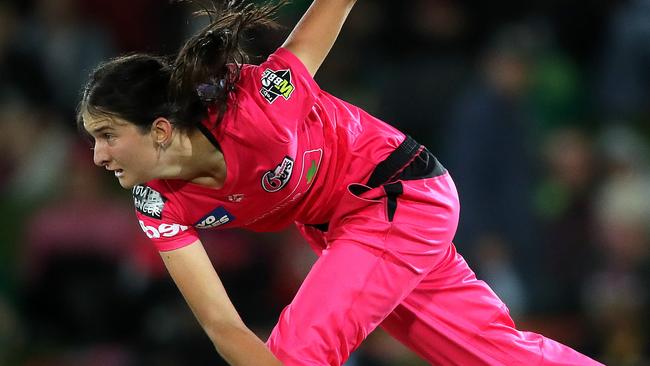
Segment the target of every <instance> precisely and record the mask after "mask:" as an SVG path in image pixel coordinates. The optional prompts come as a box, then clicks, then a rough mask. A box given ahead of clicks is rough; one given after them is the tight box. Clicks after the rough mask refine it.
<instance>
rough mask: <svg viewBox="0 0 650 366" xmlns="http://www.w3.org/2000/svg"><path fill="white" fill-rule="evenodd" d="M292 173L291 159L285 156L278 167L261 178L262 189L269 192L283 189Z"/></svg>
mask: <svg viewBox="0 0 650 366" xmlns="http://www.w3.org/2000/svg"><path fill="white" fill-rule="evenodd" d="M292 172H293V159H291V158H290V157H288V156H285V157H284V159H283V160H282V162H281V163H280V164H278V166H276V167H275V169H273V170H269V171H267V172H266V173H264V175H263V176H262V188H263V189H264V190H265V191H267V192H269V193H273V192H277V191H279V190H281V189H282V188H284V186H286V185H287V182H289V179H291V173H292Z"/></svg>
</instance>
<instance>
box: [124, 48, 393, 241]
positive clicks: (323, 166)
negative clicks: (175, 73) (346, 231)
mask: <svg viewBox="0 0 650 366" xmlns="http://www.w3.org/2000/svg"><path fill="white" fill-rule="evenodd" d="M275 83H278V88H276V89H273V88H274V87H273V85H275ZM283 90H284V94H283V93H282V91H283ZM228 103H229V105H228V110H227V112H226V114H225V115H224V117H223V119H222V121H221V122H220V123H217V116H216V112H215V111H210V116H209V118H207V119H206V120H205V121H203V124H204V127H205V128H206V129H207V130H208V131H210V133H211V134H212V136H213V137H214V138H215V139H216V141H217V142H218V144H219V146H220V148H221V150H222V152H223V154H224V158H225V160H226V167H227V172H226V181H225V183H224V186H223V188H221V189H212V188H207V187H204V186H200V185H196V184H192V183H189V182H185V181H179V180H154V181H151V182H147V184H146V187H148V189H149V191H147V194H150V193H151V194H152V195H153V196H152V197H154V196H155V197H158V196H160V197H162V201H163V203H160V200H159V201H158V203H159V206H162V208H161V209H160V211H161V215H155V214H152V213H151V212H150V211H147V210H146V209H142V207H144V206H143V203H142V201H144V200H147V199H148V197H149V196H141V197H139V198H138V199H140V201H141V202H140V206H138V207H140V208H141V210H138V211H136V214H137V216H138V220H139V221H141V223H140V226H141V227H142V229H143V231H144V232H145V233H146V234H147V236H149V237H150V238H151V239H152V241H153V242H154V244H155V245H156V247H157V248H158V249H159V250H163V251H164V250H172V249H177V248H180V247H183V246H185V245H188V244H190V243H192V242H194V241H196V240H197V239H198V234H197V231H196V230H195V228H233V227H243V228H246V229H250V230H254V231H274V230H279V229H282V228H284V227H286V226H288V225H291V224H292V223H293V222H294V221H299V222H310V223H322V222H328V221H329V220H330V218H331V215H332V213H333V212H334V210H335V209H336V207H337V202H338V199H339V198H340V197H342V196H343V191H344V190H345V187H346V186H347V185H348V184H349V183H352V182H363V181H365V180H366V179H367V177H368V176H369V175H370V173H371V172H372V170H373V169H374V167H375V165H376V164H377V163H378V162H380V161H382V160H383V159H385V158H386V156H388V155H389V154H390V153H391V152H392V151H393V150H394V149H395V148H396V147H397V146H398V145H399V144H400V143H401V142H402V141H403V140H404V138H405V136H404V134H402V133H401V132H399V131H397V130H396V129H395V128H393V127H391V126H389V125H388V124H386V123H383V122H381V121H379V120H378V119H376V118H374V117H372V116H371V115H369V114H368V113H366V112H364V111H363V110H361V109H360V108H358V107H355V106H353V105H351V104H348V103H346V102H344V101H342V100H339V99H337V98H336V97H334V96H332V95H330V94H328V93H326V92H324V91H322V90H320V88H319V87H318V85H317V84H316V82H315V81H314V79H313V78H312V77H311V76H310V74H309V72H308V71H307V69H306V68H305V66H304V65H303V64H302V63H301V62H300V60H299V59H298V58H297V57H296V56H294V55H293V54H292V53H291V52H289V51H288V50H286V49H282V48H280V49H278V50H277V51H276V52H275V53H274V54H272V55H271V56H269V58H268V60H266V61H265V62H264V63H262V64H261V65H259V66H255V65H244V67H243V68H242V70H241V79H240V81H239V82H238V84H237V90H236V92H235V93H234V95H232V96H231V99H230V100H229V102H228ZM284 178H286V179H284ZM140 190H141V191H142V188H140ZM151 190H153V191H155V192H153V193H152V191H151ZM134 193H135V192H134ZM134 197H137V195H136V194H134ZM143 211H144V212H143ZM211 216H212V217H213V218H214V219H216V220H219V219H222V221H217V222H215V221H212V219H209V218H210V217H211ZM206 219H207V220H208V223H209V224H210V225H205V224H204V225H202V224H201V223H202V222H204V221H206Z"/></svg>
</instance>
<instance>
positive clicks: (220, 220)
mask: <svg viewBox="0 0 650 366" xmlns="http://www.w3.org/2000/svg"><path fill="white" fill-rule="evenodd" d="M234 219H235V217H234V216H233V215H231V214H230V213H229V212H228V211H226V209H225V208H224V207H223V206H219V207H217V208H215V209H214V210H212V211H211V212H210V213H209V214H207V215H205V216H203V217H202V218H200V219H199V221H197V222H196V224H194V227H196V228H199V229H212V228H215V227H218V226H221V225H223V224H227V223H229V222H231V221H233V220H234Z"/></svg>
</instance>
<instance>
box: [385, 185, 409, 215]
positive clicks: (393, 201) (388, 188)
mask: <svg viewBox="0 0 650 366" xmlns="http://www.w3.org/2000/svg"><path fill="white" fill-rule="evenodd" d="M384 191H385V192H386V213H387V216H388V221H389V222H392V221H393V218H394V217H395V211H397V197H399V196H400V195H401V194H402V193H404V187H403V186H402V182H400V181H397V182H393V183H388V184H385V185H384Z"/></svg>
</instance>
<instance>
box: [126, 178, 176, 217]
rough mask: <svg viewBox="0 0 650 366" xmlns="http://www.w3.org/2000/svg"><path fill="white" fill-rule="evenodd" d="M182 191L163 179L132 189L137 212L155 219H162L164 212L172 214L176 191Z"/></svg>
mask: <svg viewBox="0 0 650 366" xmlns="http://www.w3.org/2000/svg"><path fill="white" fill-rule="evenodd" d="M178 189H180V187H175V184H173V182H171V183H170V182H168V181H165V180H161V179H156V180H152V181H149V182H147V183H144V184H138V185H136V186H134V187H133V188H132V189H131V194H132V196H133V204H134V206H135V209H136V211H137V212H138V213H139V214H141V215H144V216H148V217H150V218H153V219H158V220H161V219H162V215H163V210H164V211H166V212H170V211H171V210H170V209H171V207H169V206H170V205H173V204H174V201H175V200H174V199H173V198H174V191H176V190H178Z"/></svg>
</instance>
